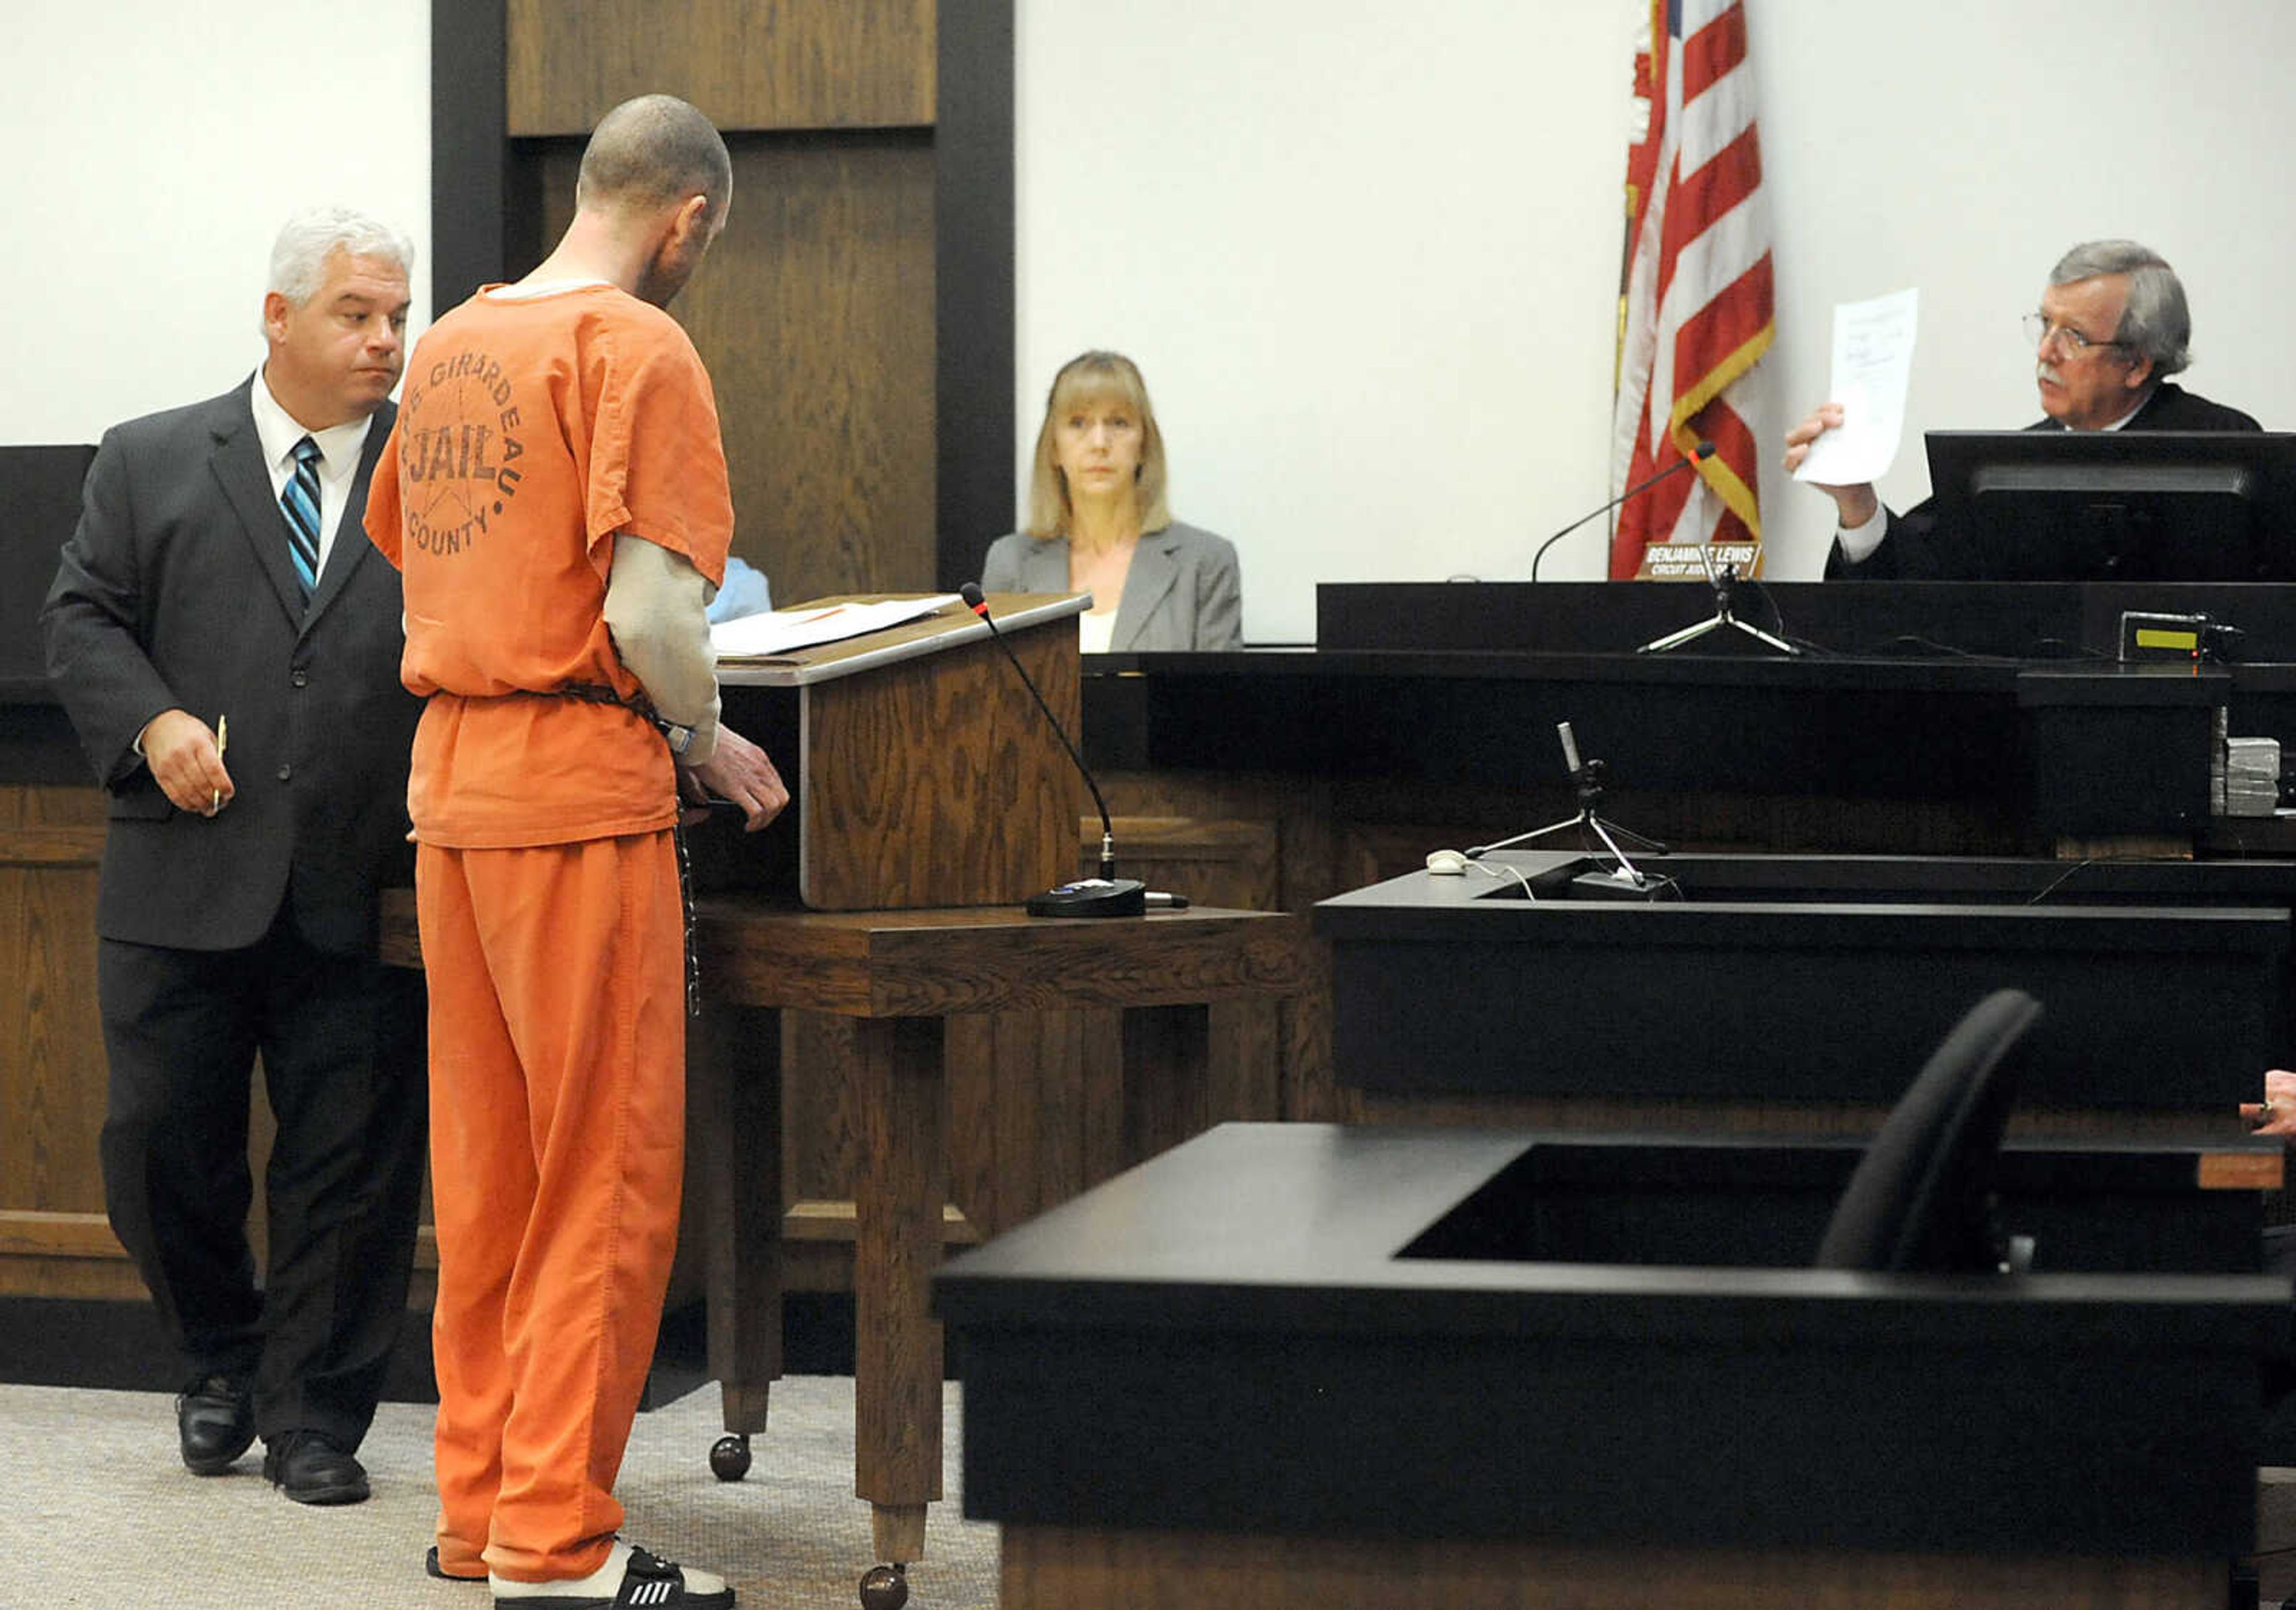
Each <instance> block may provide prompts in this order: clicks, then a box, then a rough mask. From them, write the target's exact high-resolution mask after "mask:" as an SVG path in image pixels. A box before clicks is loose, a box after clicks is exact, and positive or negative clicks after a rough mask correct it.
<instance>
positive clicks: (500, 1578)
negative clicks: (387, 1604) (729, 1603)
mask: <svg viewBox="0 0 2296 1610" xmlns="http://www.w3.org/2000/svg"><path fill="white" fill-rule="evenodd" d="M629 1564H630V1546H629V1545H628V1544H627V1543H626V1542H624V1541H622V1540H621V1539H619V1538H616V1539H615V1540H614V1546H613V1548H612V1549H611V1550H610V1551H609V1552H608V1554H607V1556H606V1563H605V1564H604V1565H601V1566H599V1567H598V1568H597V1569H596V1570H595V1571H593V1572H592V1573H590V1574H589V1575H587V1576H576V1577H560V1578H558V1579H556V1580H555V1581H546V1582H521V1581H512V1580H511V1579H510V1578H509V1577H506V1576H504V1575H502V1574H501V1573H499V1572H488V1573H487V1581H488V1585H489V1586H491V1587H492V1589H493V1590H494V1596H495V1597H496V1598H540V1597H542V1596H544V1595H549V1596H552V1597H563V1598H608V1599H610V1598H613V1597H614V1595H615V1594H617V1593H619V1591H621V1587H622V1573H624V1572H625V1571H627V1570H628V1569H629ZM678 1569H679V1570H681V1571H683V1572H684V1573H685V1590H686V1591H687V1592H688V1593H693V1594H710V1593H723V1592H724V1591H725V1590H726V1579H725V1578H723V1577H721V1576H713V1575H711V1574H710V1573H709V1572H707V1571H696V1570H695V1569H694V1568H693V1566H691V1565H680V1566H679V1567H678Z"/></svg>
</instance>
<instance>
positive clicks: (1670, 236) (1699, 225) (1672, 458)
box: [1611, 0, 1775, 581]
mask: <svg viewBox="0 0 2296 1610" xmlns="http://www.w3.org/2000/svg"><path fill="white" fill-rule="evenodd" d="M1635 96H1636V102H1637V107H1636V110H1637V111H1638V112H1643V113H1645V114H1646V115H1647V123H1646V124H1645V125H1644V127H1643V129H1642V131H1641V133H1640V135H1639V137H1637V138H1636V139H1634V140H1632V141H1631V142H1630V143H1629V144H1628V148H1627V215H1628V218H1627V244H1626V263H1625V266H1624V270H1623V274H1622V276H1621V288H1620V306H1619V320H1620V329H1619V372H1618V393H1617V403H1616V412H1615V413H1614V415H1613V419H1612V437H1611V491H1612V493H1613V494H1614V495H1615V494H1617V493H1620V492H1622V491H1624V490H1625V489H1626V488H1627V487H1628V486H1633V485H1635V484H1636V482H1638V481H1641V480H1643V479H1644V478H1647V477H1649V476H1651V475H1652V474H1655V473H1656V472H1658V471H1659V470H1664V469H1666V468H1667V467H1668V466H1669V465H1671V464H1675V463H1677V462H1680V461H1681V460H1682V459H1684V458H1685V457H1686V456H1687V455H1688V454H1689V452H1690V450H1691V449H1692V448H1693V447H1694V446H1695V445H1697V444H1698V443H1699V442H1700V441H1701V440H1709V439H1710V440H1711V441H1712V442H1713V443H1714V445H1715V447H1716V452H1715V454H1714V456H1713V457H1711V458H1710V459H1708V460H1707V461H1706V462H1704V463H1702V464H1700V465H1699V466H1697V468H1696V470H1694V471H1693V473H1691V474H1687V475H1677V476H1672V477H1669V478H1668V479H1667V480H1665V481H1663V482H1661V484H1660V485H1658V486H1654V487H1652V489H1651V490H1650V491H1649V492H1647V493H1645V494H1643V495H1641V496H1639V497H1636V498H1632V499H1629V500H1628V502H1627V503H1626V504H1625V505H1624V506H1623V507H1621V508H1620V511H1619V522H1618V526H1617V528H1616V529H1615V530H1614V531H1613V532H1612V534H1611V577H1612V579H1613V580H1621V581H1623V580H1628V579H1630V578H1632V577H1635V576H1703V575H1704V574H1705V571H1704V568H1703V567H1702V565H1701V564H1700V563H1699V559H1698V554H1697V552H1696V551H1695V549H1694V547H1693V546H1690V545H1689V544H1694V543H1706V544H1707V545H1708V552H1709V553H1710V556H1711V558H1712V559H1713V561H1714V562H1715V563H1716V564H1718V565H1720V564H1726V563H1733V564H1735V565H1736V566H1737V567H1738V569H1739V573H1740V574H1741V575H1747V576H1751V575H1755V574H1758V573H1759V569H1760V565H1761V540H1762V517H1761V513H1760V511H1759V509H1758V507H1757V506H1756V492H1755V487H1756V479H1755V475H1756V470H1755V458H1756V450H1755V445H1754V434H1753V431H1752V429H1751V427H1750V426H1749V425H1748V423H1747V408H1746V396H1745V392H1746V386H1747V381H1746V375H1747V372H1748V371H1750V370H1751V369H1752V368H1753V366H1754V364H1756V363H1757V362H1758V361H1759V359H1760V357H1761V356H1762V354H1763V353H1764V352H1765V351H1767V349H1768V347H1769V345H1770V338H1771V336H1772V334H1773V333H1774V331H1775V323H1774V322H1773V319H1772V316H1771V311H1770V226H1769V217H1768V215H1767V209H1766V208H1764V206H1763V202H1762V148H1761V143H1760V141H1759V138H1758V137H1757V136H1756V134H1755V129H1754V80H1753V72H1752V69H1751V67H1750V66H1749V64H1748V62H1747V61H1746V12H1745V7H1744V5H1743V4H1741V0H1651V5H1650V19H1649V34H1648V37H1647V38H1646V40H1645V41H1644V43H1642V44H1641V45H1638V46H1637V47H1636V52H1635ZM1665 543H1681V544H1685V545H1683V546H1680V547H1677V548H1671V549H1669V548H1667V547H1661V546H1660V545H1659V544H1665Z"/></svg>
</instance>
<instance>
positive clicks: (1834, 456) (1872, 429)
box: [1794, 290, 1921, 486]
mask: <svg viewBox="0 0 2296 1610" xmlns="http://www.w3.org/2000/svg"><path fill="white" fill-rule="evenodd" d="M1920 311H1921V292H1920V291H1919V290H1900V291H1897V292H1895V293H1893V294H1892V295H1890V296H1886V297H1875V298H1874V299H1873V300H1872V301H1870V302H1844V303H1841V305H1839V306H1836V307H1835V308H1834V310H1833V390H1832V393H1831V394H1830V396H1829V399H1828V400H1830V401H1832V402H1835V403H1839V404H1841V424H1839V425H1836V426H1835V427H1834V428H1833V429H1831V430H1829V431H1827V432H1826V433H1825V435H1823V436H1821V437H1818V438H1817V440H1816V441H1815V442H1812V443H1811V444H1810V447H1809V456H1808V457H1807V458H1805V459H1803V460H1802V462H1801V464H1800V467H1799V468H1798V469H1796V470H1794V479H1796V480H1798V481H1815V482H1816V483H1817V484H1818V485H1820V486H1857V485H1858V484H1859V483H1861V482H1867V481H1877V480H1879V479H1881V478H1882V476H1883V475H1885V474H1887V473H1888V472H1889V469H1890V464H1892V463H1893V462H1896V460H1897V456H1898V437H1901V436H1902V435H1903V434H1904V433H1905V428H1906V389H1907V382H1908V380H1910V379H1911V377H1912V374H1913V369H1914V333H1915V326H1916V325H1917V323H1919V318H1918V315H1919V314H1920Z"/></svg>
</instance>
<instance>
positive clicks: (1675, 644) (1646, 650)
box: [1635, 543, 1801, 654]
mask: <svg viewBox="0 0 2296 1610" xmlns="http://www.w3.org/2000/svg"><path fill="white" fill-rule="evenodd" d="M1696 545H1697V548H1698V562H1699V563H1700V564H1702V565H1703V566H1704V567H1705V568H1706V584H1707V585H1708V586H1710V587H1711V588H1713V589H1714V613H1713V614H1712V615H1710V616H1709V617H1707V618H1706V619H1704V620H1702V621H1700V622H1699V623H1698V624H1697V625H1693V626H1685V627H1684V628H1683V629H1682V630H1681V631H1679V632H1669V633H1667V634H1666V635H1665V636H1664V637H1654V638H1652V640H1651V641H1650V642H1646V643H1644V645H1643V646H1642V647H1641V648H1639V649H1637V650H1635V652H1636V653H1637V654H1663V653H1665V652H1666V651H1667V650H1669V649H1679V648H1680V647H1682V645H1683V644H1685V643H1692V642H1697V641H1698V640H1699V639H1700V638H1702V637H1703V636H1705V635H1706V634H1707V633H1710V632H1718V631H1721V630H1722V629H1723V628H1725V627H1727V628H1728V629H1730V630H1731V631H1733V632H1743V633H1745V634H1746V635H1747V636H1748V637H1751V638H1752V639H1753V640H1754V641H1755V642H1759V643H1762V644H1765V645H1767V647H1769V648H1773V649H1775V650H1777V651H1778V652H1779V653H1781V654H1799V653H1800V652H1801V650H1800V649H1797V648H1795V647H1794V646H1793V645H1792V643H1790V642H1786V640H1785V639H1784V638H1783V637H1773V636H1772V635H1771V634H1770V633H1767V632H1765V631H1763V630H1762V629H1761V628H1760V627H1759V626H1750V625H1747V624H1746V623H1745V622H1744V621H1743V620H1740V619H1739V618H1738V617H1736V616H1735V615H1734V614H1732V613H1731V612H1730V584H1731V583H1732V582H1734V581H1735V580H1736V579H1737V576H1738V567H1737V566H1735V565H1725V566H1723V567H1722V568H1720V569H1719V570H1717V569H1716V568H1714V556H1713V555H1712V554H1710V553H1709V552H1707V551H1706V544H1705V543H1698V544H1696Z"/></svg>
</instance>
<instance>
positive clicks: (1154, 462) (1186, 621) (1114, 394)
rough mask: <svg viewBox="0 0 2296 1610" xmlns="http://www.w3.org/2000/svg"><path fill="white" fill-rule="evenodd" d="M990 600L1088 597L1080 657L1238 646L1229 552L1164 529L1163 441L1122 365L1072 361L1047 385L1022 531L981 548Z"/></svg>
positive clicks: (1131, 369)
mask: <svg viewBox="0 0 2296 1610" xmlns="http://www.w3.org/2000/svg"><path fill="white" fill-rule="evenodd" d="M980 584H981V586H982V587H983V588H984V589H985V590H987V591H988V592H991V593H1091V594H1092V600H1093V602H1092V608H1091V609H1087V611H1086V612H1085V614H1084V615H1083V616H1082V617H1079V618H1080V620H1081V623H1082V624H1081V626H1080V630H1081V631H1082V633H1083V638H1084V647H1085V650H1086V651H1087V653H1092V652H1098V651H1101V650H1111V651H1119V652H1120V651H1125V650H1155V649H1239V648H1242V646H1243V626H1242V584H1241V582H1240V579H1239V576H1238V573H1237V569H1236V562H1235V547H1234V543H1230V542H1229V541H1228V540H1227V539H1226V537H1224V536H1215V535H1212V533H1210V532H1209V531H1201V530H1199V529H1197V528H1196V527H1193V526H1189V525H1184V524H1182V523H1181V522H1180V521H1178V520H1176V519H1173V518H1172V511H1171V510H1170V509H1169V507H1168V506H1167V505H1166V503H1165V500H1164V433H1163V432H1162V431H1160V430H1159V429H1157V428H1156V414H1155V411H1154V410H1153V409H1152V408H1151V407H1149V405H1148V387H1147V384H1146V383H1145V382H1144V381H1143V380H1141V378H1140V371H1139V370H1138V369H1137V368H1136V367H1135V366H1134V364H1133V363H1132V360H1131V359H1129V358H1128V357H1125V356H1121V355H1120V354H1118V353H1113V352H1087V353H1085V354H1084V355H1082V356H1079V357H1075V358H1071V359H1070V360H1069V362H1068V363H1066V364H1062V367H1061V372H1060V373H1059V374H1057V375H1055V376H1054V377H1053V389H1052V395H1051V396H1049V397H1047V398H1046V403H1045V422H1044V425H1043V427H1042V428H1041V429H1038V431H1037V462H1036V469H1035V471H1034V473H1033V474H1032V475H1031V477H1030V479H1029V521H1028V524H1027V526H1026V527H1023V528H1022V529H1021V530H1020V531H1017V532H1014V533H1013V535H1010V536H1000V537H998V538H997V539H996V542H995V543H991V544H990V545H989V549H988V559H987V560H986V561H985V562H984V563H983V564H982V566H981V569H980Z"/></svg>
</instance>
